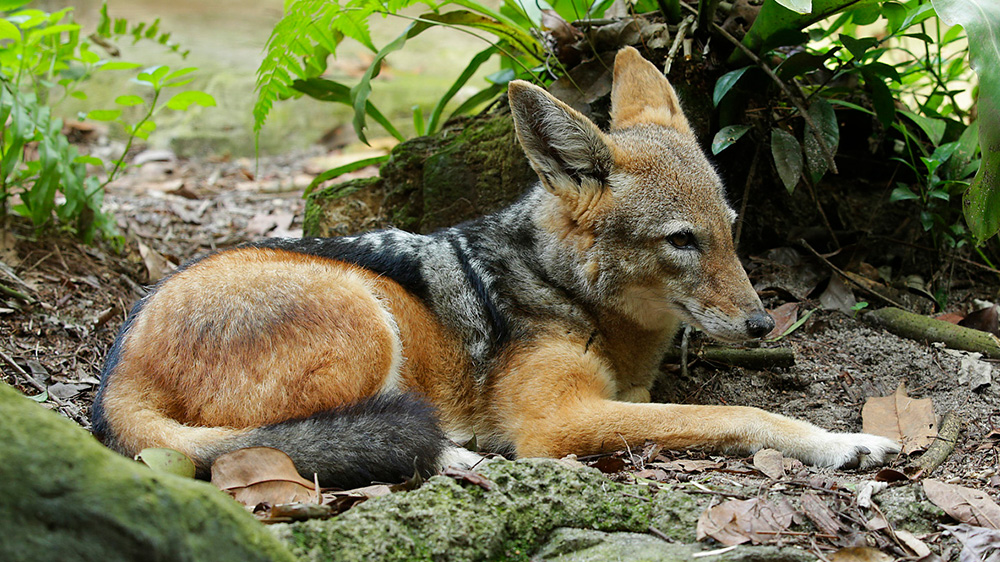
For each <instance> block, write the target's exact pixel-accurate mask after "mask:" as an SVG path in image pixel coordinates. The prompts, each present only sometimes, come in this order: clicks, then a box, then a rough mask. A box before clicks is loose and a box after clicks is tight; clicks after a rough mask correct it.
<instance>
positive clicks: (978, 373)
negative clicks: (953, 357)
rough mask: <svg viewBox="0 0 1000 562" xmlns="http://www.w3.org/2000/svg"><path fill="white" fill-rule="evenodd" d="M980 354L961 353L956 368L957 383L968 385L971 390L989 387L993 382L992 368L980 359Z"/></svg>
mask: <svg viewBox="0 0 1000 562" xmlns="http://www.w3.org/2000/svg"><path fill="white" fill-rule="evenodd" d="M980 357H982V354H979V353H969V352H962V359H961V364H960V365H959V367H958V383H959V384H968V385H969V388H970V389H972V390H978V389H979V388H982V387H984V386H989V385H990V384H991V383H992V382H993V366H992V365H990V364H989V363H987V362H986V361H983V360H982V359H980Z"/></svg>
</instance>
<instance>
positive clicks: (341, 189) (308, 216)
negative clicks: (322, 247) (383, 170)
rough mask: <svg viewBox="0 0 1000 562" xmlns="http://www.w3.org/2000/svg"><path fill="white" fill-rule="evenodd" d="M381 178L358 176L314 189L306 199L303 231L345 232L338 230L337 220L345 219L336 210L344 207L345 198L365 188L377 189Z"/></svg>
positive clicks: (311, 233) (321, 232)
mask: <svg viewBox="0 0 1000 562" xmlns="http://www.w3.org/2000/svg"><path fill="white" fill-rule="evenodd" d="M380 183H381V179H380V178H377V177H375V178H358V179H353V180H349V181H345V182H342V183H338V184H335V185H331V186H329V187H326V188H324V189H319V190H316V191H313V192H312V193H310V194H309V197H308V198H307V199H306V210H305V217H304V218H303V220H302V232H303V235H305V236H332V235H335V234H344V233H342V232H337V231H336V226H337V225H336V224H334V223H336V222H337V221H341V220H345V217H343V215H342V214H341V213H336V212H335V210H337V209H339V208H340V207H342V206H343V205H344V204H345V203H349V202H345V201H343V200H344V199H346V198H348V197H350V196H352V195H355V194H357V193H359V192H362V191H364V190H371V189H377V187H378V186H379V185H380Z"/></svg>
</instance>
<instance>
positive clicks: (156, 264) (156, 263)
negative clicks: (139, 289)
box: [139, 242, 177, 283]
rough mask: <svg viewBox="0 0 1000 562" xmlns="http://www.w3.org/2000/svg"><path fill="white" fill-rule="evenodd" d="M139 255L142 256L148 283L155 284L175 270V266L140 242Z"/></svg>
mask: <svg viewBox="0 0 1000 562" xmlns="http://www.w3.org/2000/svg"><path fill="white" fill-rule="evenodd" d="M139 255H140V256H142V263H143V264H145V266H146V273H147V274H148V275H149V282H150V283H156V282H157V281H159V280H160V279H163V278H164V277H166V276H167V274H169V273H171V272H173V270H175V269H177V264H175V263H173V262H171V261H170V260H168V259H167V258H165V257H163V255H162V254H160V253H159V252H157V251H156V250H154V249H152V248H150V247H149V246H147V245H145V244H143V243H142V242H139Z"/></svg>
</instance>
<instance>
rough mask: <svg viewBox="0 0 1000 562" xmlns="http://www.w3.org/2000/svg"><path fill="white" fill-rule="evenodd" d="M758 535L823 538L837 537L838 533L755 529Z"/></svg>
mask: <svg viewBox="0 0 1000 562" xmlns="http://www.w3.org/2000/svg"><path fill="white" fill-rule="evenodd" d="M754 534H757V535H778V536H789V537H819V538H821V539H835V538H837V535H828V534H826V533H809V532H804V531H754Z"/></svg>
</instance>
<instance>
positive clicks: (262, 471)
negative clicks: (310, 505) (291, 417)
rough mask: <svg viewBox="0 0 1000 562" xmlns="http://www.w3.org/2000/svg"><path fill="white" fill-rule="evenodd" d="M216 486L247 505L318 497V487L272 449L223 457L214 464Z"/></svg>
mask: <svg viewBox="0 0 1000 562" xmlns="http://www.w3.org/2000/svg"><path fill="white" fill-rule="evenodd" d="M212 484H214V485H215V486H216V487H217V488H219V489H220V490H224V491H226V492H229V493H230V494H231V495H232V496H233V497H234V498H235V499H236V501H238V502H240V503H242V504H243V505H247V506H254V505H257V504H260V503H269V504H271V505H277V504H282V503H296V502H308V501H310V500H312V499H313V498H314V497H315V495H316V489H315V485H314V484H313V483H312V482H310V481H309V480H306V479H305V478H303V477H302V476H301V475H299V473H298V471H297V470H296V469H295V463H293V462H292V459H291V458H289V456H288V455H286V454H285V453H284V452H282V451H279V450H278V449H272V448H271V447H250V448H247V449H239V450H236V451H233V452H231V453H226V454H225V455H222V456H220V457H219V458H217V459H216V460H215V462H214V463H212Z"/></svg>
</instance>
